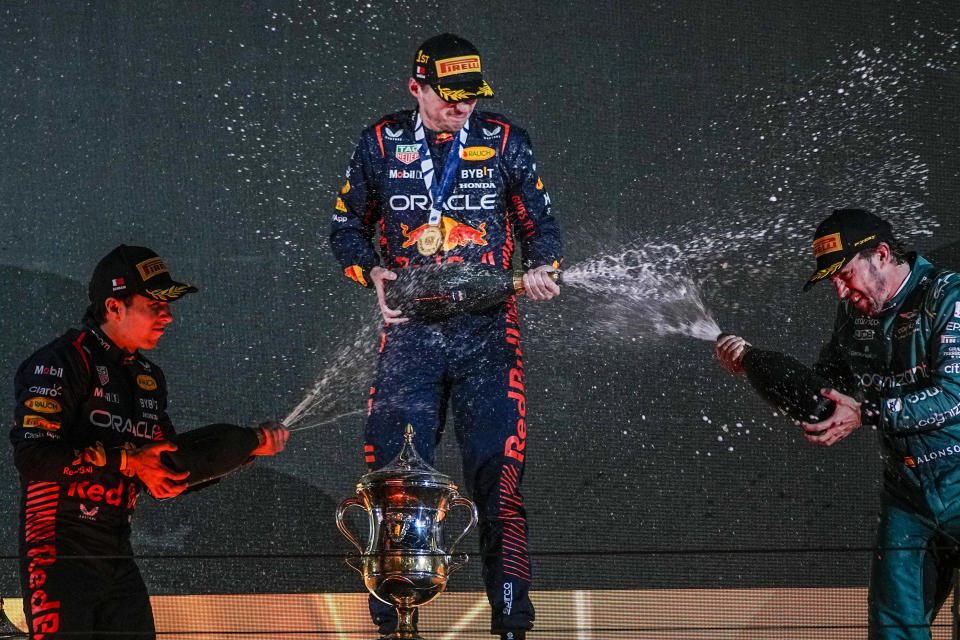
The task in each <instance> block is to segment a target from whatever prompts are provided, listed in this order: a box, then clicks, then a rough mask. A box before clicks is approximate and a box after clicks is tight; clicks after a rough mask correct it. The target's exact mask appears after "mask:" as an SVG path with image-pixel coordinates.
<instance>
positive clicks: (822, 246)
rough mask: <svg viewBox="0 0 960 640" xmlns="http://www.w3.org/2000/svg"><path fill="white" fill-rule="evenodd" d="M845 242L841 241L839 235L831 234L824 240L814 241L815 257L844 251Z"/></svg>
mask: <svg viewBox="0 0 960 640" xmlns="http://www.w3.org/2000/svg"><path fill="white" fill-rule="evenodd" d="M842 250H843V242H841V241H840V234H839V233H831V234H830V235H828V236H823V237H822V238H817V239H816V240H814V241H813V255H815V256H816V257H818V258H819V257H820V256H822V255H823V254H825V253H832V252H834V251H842Z"/></svg>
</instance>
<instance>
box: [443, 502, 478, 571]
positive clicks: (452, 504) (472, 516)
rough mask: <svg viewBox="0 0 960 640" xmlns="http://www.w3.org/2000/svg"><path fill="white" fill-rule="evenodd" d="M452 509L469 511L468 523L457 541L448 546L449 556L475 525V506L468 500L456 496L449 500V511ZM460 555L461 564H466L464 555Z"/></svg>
mask: <svg viewBox="0 0 960 640" xmlns="http://www.w3.org/2000/svg"><path fill="white" fill-rule="evenodd" d="M454 507H466V508H468V509H469V510H470V522H468V523H467V526H466V527H464V528H463V532H461V533H460V535H459V536H457V539H456V540H454V541H453V544H452V545H450V548H449V549H447V553H450V554H452V553H453V550H454V549H455V548H456V547H457V545H458V544H460V541H461V540H463V537H464V536H465V535H467V533H469V531H470V529H473V527H474V525H476V524H477V505H475V504H473V503H472V502H471V501H470V500H468V499H467V498H464V497H463V496H456V497H455V498H453V499H452V500H450V507H449V509H453V508H454ZM460 555H461V556H463V562H466V554H460ZM461 564H462V563H461ZM458 567H459V565H458Z"/></svg>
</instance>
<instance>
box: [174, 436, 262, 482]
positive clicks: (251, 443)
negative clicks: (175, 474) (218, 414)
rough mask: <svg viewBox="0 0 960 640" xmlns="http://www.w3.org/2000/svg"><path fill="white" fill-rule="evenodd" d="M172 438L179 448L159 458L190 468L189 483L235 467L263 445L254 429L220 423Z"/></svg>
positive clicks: (175, 465) (232, 469)
mask: <svg viewBox="0 0 960 640" xmlns="http://www.w3.org/2000/svg"><path fill="white" fill-rule="evenodd" d="M172 440H173V442H174V444H176V445H177V450H176V451H164V452H163V453H161V454H160V460H161V462H163V463H164V464H165V465H167V466H168V467H170V468H171V469H173V470H174V471H189V472H190V476H189V477H188V478H187V485H188V486H190V487H193V486H195V485H200V484H203V483H206V482H210V481H212V480H216V479H217V478H221V477H223V476H225V475H227V474H229V473H232V472H234V471H236V470H237V469H239V468H240V467H242V466H243V465H244V463H246V462H247V460H249V459H250V455H251V454H252V453H253V450H254V449H256V448H257V447H258V446H259V445H260V439H259V436H258V435H257V432H256V431H255V430H254V429H249V428H247V427H239V426H237V425H235V424H221V423H218V424H208V425H206V426H204V427H200V428H199V429H194V430H192V431H185V432H184V433H178V434H177V435H175V436H174V437H173V438H172Z"/></svg>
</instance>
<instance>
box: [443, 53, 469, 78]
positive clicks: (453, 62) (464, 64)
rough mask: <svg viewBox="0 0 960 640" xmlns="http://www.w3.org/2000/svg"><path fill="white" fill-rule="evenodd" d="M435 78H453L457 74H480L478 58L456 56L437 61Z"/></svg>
mask: <svg viewBox="0 0 960 640" xmlns="http://www.w3.org/2000/svg"><path fill="white" fill-rule="evenodd" d="M435 64H436V65H437V77H438V78H444V77H446V76H454V75H457V74H459V73H480V56H457V57H456V58H444V59H443V60H437V61H436V63H435Z"/></svg>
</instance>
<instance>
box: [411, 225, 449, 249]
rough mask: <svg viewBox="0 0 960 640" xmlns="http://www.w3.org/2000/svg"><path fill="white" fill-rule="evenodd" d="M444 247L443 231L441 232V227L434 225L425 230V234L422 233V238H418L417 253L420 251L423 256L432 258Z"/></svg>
mask: <svg viewBox="0 0 960 640" xmlns="http://www.w3.org/2000/svg"><path fill="white" fill-rule="evenodd" d="M442 245H443V231H440V227H436V226H433V225H430V226H428V227H427V228H426V229H424V230H423V232H421V233H420V237H419V238H417V251H419V252H420V255H422V256H432V255H433V254H435V253H436V252H437V251H439V250H440V247H441V246H442Z"/></svg>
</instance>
